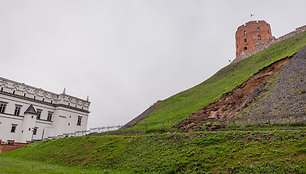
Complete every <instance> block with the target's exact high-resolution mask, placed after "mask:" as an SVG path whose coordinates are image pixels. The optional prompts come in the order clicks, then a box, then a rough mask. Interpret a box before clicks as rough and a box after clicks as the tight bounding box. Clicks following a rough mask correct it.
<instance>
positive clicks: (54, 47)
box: [0, 0, 306, 128]
mask: <svg viewBox="0 0 306 174" xmlns="http://www.w3.org/2000/svg"><path fill="white" fill-rule="evenodd" d="M305 7H306V1H305V0H290V1H288V0H286V1H285V0H269V1H267V0H256V1H248V0H239V1H238V0H237V1H234V0H231V1H229V0H223V1H220V0H210V1H206V0H0V60H1V62H0V65H1V66H0V67H1V68H0V76H1V77H4V78H8V79H11V80H15V81H18V82H22V83H26V84H28V85H31V86H35V87H38V88H43V89H45V90H48V91H51V92H55V93H61V92H62V91H63V88H66V93H67V94H69V95H73V96H76V97H79V98H83V99H86V96H89V98H90V101H91V102H92V103H91V106H90V111H91V113H90V117H89V124H88V128H91V127H97V126H106V125H114V124H124V123H126V122H128V121H129V120H131V119H132V118H134V117H135V116H137V115H138V114H140V113H141V112H143V111H144V110H145V109H146V108H148V107H149V106H150V105H152V104H153V103H154V102H156V101H157V100H163V99H166V98H167V97H169V96H172V95H173V94H176V93H178V92H180V91H183V90H185V89H188V88H190V87H193V86H195V85H197V84H199V83H201V82H202V81H204V80H205V79H207V78H209V77H210V76H211V75H213V74H214V73H215V72H216V71H218V70H219V69H220V68H222V67H224V66H226V65H227V64H228V60H229V59H231V60H233V59H234V58H235V38H234V36H235V31H236V29H237V27H238V26H240V25H242V24H244V23H246V22H247V21H249V20H251V18H250V14H251V13H254V14H255V16H254V17H253V20H262V19H264V20H266V21H267V22H268V23H269V24H270V25H271V28H272V34H273V35H274V36H275V37H279V36H282V35H284V34H286V33H288V32H290V31H293V30H294V29H295V28H297V27H300V26H302V25H305V24H306V10H305Z"/></svg>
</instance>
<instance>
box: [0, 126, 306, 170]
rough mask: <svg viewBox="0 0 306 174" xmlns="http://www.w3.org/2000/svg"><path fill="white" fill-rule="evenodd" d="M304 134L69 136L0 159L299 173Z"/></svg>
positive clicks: (123, 167)
mask: <svg viewBox="0 0 306 174" xmlns="http://www.w3.org/2000/svg"><path fill="white" fill-rule="evenodd" d="M305 135H306V134H305V132H304V131H301V130H300V131H299V130H296V131H259V132H256V131H255V132H247V131H245V132H230V131H228V132H206V133H205V132H198V133H197V132H194V133H168V134H147V135H141V136H86V137H70V138H63V139H58V140H52V141H42V142H36V143H33V144H30V145H28V146H25V147H23V148H21V149H17V150H14V151H11V152H7V153H4V154H1V155H0V163H2V162H5V160H14V161H17V164H19V163H23V162H24V160H28V161H31V160H35V161H41V162H46V163H44V164H41V165H45V166H48V165H54V163H55V164H62V165H72V166H73V165H77V166H82V167H83V168H87V169H91V172H92V171H93V169H94V170H96V171H97V172H101V173H103V172H106V173H107V172H110V173H113V172H112V171H120V172H121V173H201V172H203V173H204V172H208V173H238V172H242V173H305V172H306V169H305V164H304V161H305V143H306V141H305V138H304V137H305ZM26 163H28V162H26ZM50 163H53V164H50ZM37 164H38V166H36V168H39V163H37ZM1 165H5V164H4V163H2V164H0V166H1ZM77 169H78V168H77ZM14 170H17V169H14ZM75 170H76V169H75ZM80 170H81V169H80ZM2 172H3V168H2V167H0V173H2ZM51 172H52V170H50V173H51ZM83 172H84V173H87V171H86V170H84V171H83ZM91 172H89V171H88V173H91ZM21 173H23V172H21ZM46 173H48V171H46Z"/></svg>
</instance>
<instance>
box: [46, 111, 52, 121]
mask: <svg viewBox="0 0 306 174" xmlns="http://www.w3.org/2000/svg"><path fill="white" fill-rule="evenodd" d="M52 115H53V112H48V117H47V120H48V121H51V119H52Z"/></svg>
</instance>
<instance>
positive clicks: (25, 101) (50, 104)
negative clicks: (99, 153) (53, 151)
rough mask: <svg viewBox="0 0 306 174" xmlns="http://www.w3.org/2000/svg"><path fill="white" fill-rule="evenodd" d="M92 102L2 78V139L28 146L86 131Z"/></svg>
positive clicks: (0, 128)
mask: <svg viewBox="0 0 306 174" xmlns="http://www.w3.org/2000/svg"><path fill="white" fill-rule="evenodd" d="M89 106H90V102H89V101H88V99H87V100H83V99H80V98H76V97H73V96H70V95H67V94H65V90H64V92H63V93H62V94H55V93H52V92H48V91H45V90H43V89H39V88H35V87H32V86H28V85H25V84H23V83H18V82H15V81H12V80H8V79H5V78H1V77H0V140H2V141H8V140H14V141H15V142H20V143H25V142H27V141H33V140H41V139H45V138H49V137H55V136H58V135H64V134H68V133H75V132H79V131H85V130H86V128H87V121H88V116H89Z"/></svg>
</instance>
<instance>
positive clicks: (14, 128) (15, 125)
mask: <svg viewBox="0 0 306 174" xmlns="http://www.w3.org/2000/svg"><path fill="white" fill-rule="evenodd" d="M16 127H17V124H12V128H11V133H15V131H16Z"/></svg>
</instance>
